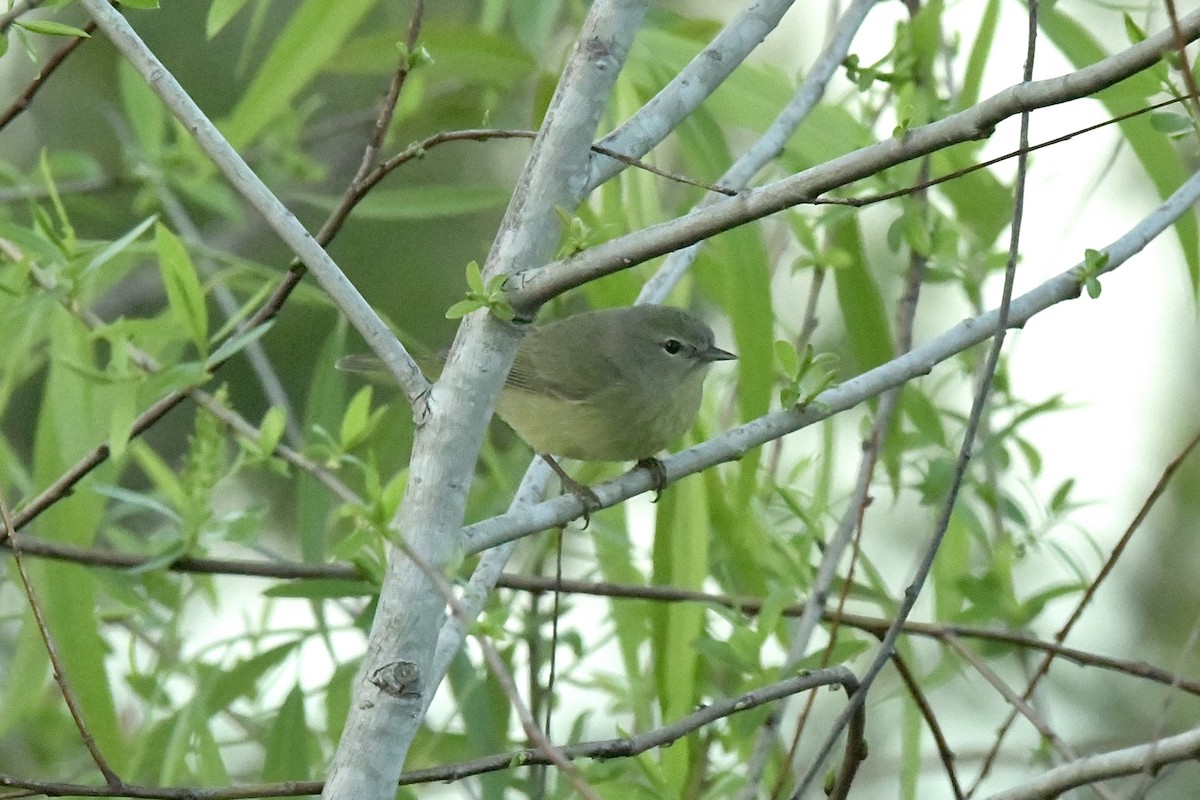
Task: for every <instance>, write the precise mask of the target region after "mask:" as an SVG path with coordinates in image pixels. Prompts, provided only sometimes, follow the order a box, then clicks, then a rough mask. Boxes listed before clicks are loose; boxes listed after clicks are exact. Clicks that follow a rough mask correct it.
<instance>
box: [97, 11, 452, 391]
mask: <svg viewBox="0 0 1200 800" xmlns="http://www.w3.org/2000/svg"><path fill="white" fill-rule="evenodd" d="M81 2H82V4H83V6H84V8H86V9H87V11H88V13H89V14H91V15H92V18H93V19H94V20H96V24H97V25H98V26H99V27H100V30H102V31H104V33H105V35H106V36H108V38H109V39H110V40H111V41H112V43H113V44H114V45H116V47H117V49H118V50H120V51H121V54H122V55H124V56H125V58H127V59H128V60H129V63H130V64H132V65H133V67H134V69H136V70H137V71H138V73H139V74H140V75H141V76H142V78H143V79H144V80H145V81H146V83H147V84H149V85H150V88H151V89H153V90H154V92H155V94H157V95H158V96H159V97H160V98H161V99H162V101H163V103H165V104H166V106H167V108H169V109H170V110H171V112H172V113H173V114H174V115H175V116H176V118H178V119H179V121H180V122H182V123H183V125H184V127H185V128H187V130H188V132H189V133H191V135H192V137H193V138H194V139H195V140H196V143H197V144H199V145H200V148H201V149H202V150H204V152H205V154H207V155H208V157H209V158H210V159H211V160H212V162H213V164H214V165H216V167H217V169H219V170H220V171H221V173H222V174H223V175H224V176H225V177H226V179H228V181H229V183H230V184H231V185H232V186H233V188H234V189H236V190H237V191H238V193H239V194H241V195H242V197H244V198H245V199H246V201H247V202H248V203H250V205H251V206H253V207H254V208H255V210H257V211H258V212H259V213H260V214H262V215H263V218H264V219H265V220H266V222H267V224H268V225H270V226H271V228H272V229H273V230H274V231H275V232H276V233H277V234H279V238H280V239H282V240H283V241H284V242H285V243H286V244H287V245H288V247H290V248H291V249H292V252H293V253H295V254H296V257H297V258H299V259H300V260H301V261H302V262H304V265H305V266H306V267H308V269H309V270H310V271H311V272H312V274H313V276H314V277H316V279H317V282H318V283H320V284H321V288H323V289H324V290H325V291H326V293H328V295H329V297H330V299H332V300H333V302H334V304H335V305H336V306H337V307H338V308H339V309H341V311H342V313H343V314H345V315H346V318H347V319H349V320H350V324H352V325H353V326H354V327H355V328H356V329H358V332H359V333H361V334H362V337H363V339H365V340H366V342H367V344H368V345H370V347H371V349H372V350H374V351H375V353H376V354H378V355H379V357H380V358H381V359H382V360H383V362H384V364H386V365H387V368H388V371H389V372H390V373H391V374H392V376H393V377H394V378H395V379H396V382H397V383H398V384H399V385H400V387H401V389H402V390H403V391H404V394H405V396H406V397H407V398H408V400H409V402H410V403H413V402H416V400H417V398H418V397H420V396H421V394H422V393H423V392H424V391H425V390H426V389H427V388H428V387H429V384H428V382H427V381H426V380H425V377H424V376H423V375H422V374H421V370H420V369H418V368H417V365H416V363H415V362H414V361H413V360H412V357H411V356H409V354H408V352H407V351H406V350H405V349H404V347H403V346H402V345H401V344H400V342H398V341H397V340H396V337H395V336H393V335H392V332H391V331H390V330H388V327H387V325H385V324H384V323H383V320H381V319H380V318H379V315H378V314H376V313H375V311H374V310H373V309H372V308H371V306H370V305H368V304H367V301H366V300H365V299H363V296H362V295H361V294H359V292H358V289H356V288H354V284H352V283H350V280H349V279H348V278H347V277H346V276H345V274H344V273H343V272H342V270H341V268H339V267H338V265H337V264H335V263H334V262H333V259H331V258H330V257H329V254H328V253H326V252H325V250H324V248H322V247H321V245H319V244H317V241H316V239H314V238H313V237H312V234H310V233H309V232H308V231H307V230H305V228H304V226H303V225H301V224H300V220H298V219H296V217H295V216H294V215H293V214H292V212H291V211H289V210H288V209H287V207H286V206H285V205H284V204H283V203H281V202H279V198H277V197H276V196H275V195H274V194H272V193H271V190H270V189H268V188H267V186H266V184H264V183H263V182H262V181H261V180H260V179H259V177H258V176H257V175H255V174H254V170H252V169H250V167H249V166H248V165H247V164H246V162H245V161H243V160H242V157H241V156H239V155H238V154H237V151H236V150H234V149H233V147H232V146H231V145H230V144H229V142H228V141H226V140H225V137H224V136H222V135H221V132H220V131H218V130H217V127H216V126H215V125H213V124H212V122H211V121H210V120H209V119H208V117H207V116H205V114H204V112H203V111H201V110H200V107H199V106H197V105H196V103H195V102H194V101H193V100H192V98H191V97H189V96H188V93H187V92H186V91H184V88H183V87H182V86H181V85H180V84H179V81H177V80H175V76H174V75H172V74H171V73H170V72H169V71H168V70H167V68H166V67H164V66H163V65H162V62H161V61H159V60H158V58H157V57H156V56H155V55H154V53H152V52H150V49H149V48H148V47H146V45H145V43H144V42H142V40H141V38H139V37H138V35H137V33H136V32H134V30H133V28H131V27H130V26H129V23H128V22H127V21H126V20H125V18H124V17H123V16H121V13H120V12H119V11H118V10H117V9H116V8H114V7H113V6H112V5H111V4H110V3H109V2H108V0H81Z"/></svg>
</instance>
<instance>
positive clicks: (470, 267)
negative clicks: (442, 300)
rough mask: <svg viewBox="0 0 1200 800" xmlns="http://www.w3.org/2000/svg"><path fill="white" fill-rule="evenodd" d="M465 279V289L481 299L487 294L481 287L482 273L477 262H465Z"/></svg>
mask: <svg viewBox="0 0 1200 800" xmlns="http://www.w3.org/2000/svg"><path fill="white" fill-rule="evenodd" d="M466 277H467V288H468V289H470V291H472V292H474V293H475V294H477V295H479V296H481V297H482V296H484V295H486V294H487V289H486V288H485V287H484V285H483V271H482V270H480V268H479V264H478V263H477V262H475V261H469V262H467V269H466Z"/></svg>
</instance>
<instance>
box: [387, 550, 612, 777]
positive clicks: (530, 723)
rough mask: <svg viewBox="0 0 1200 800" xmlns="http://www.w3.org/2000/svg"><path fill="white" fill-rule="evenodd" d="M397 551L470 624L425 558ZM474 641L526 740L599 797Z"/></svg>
mask: <svg viewBox="0 0 1200 800" xmlns="http://www.w3.org/2000/svg"><path fill="white" fill-rule="evenodd" d="M398 544H399V548H400V550H401V551H402V552H403V553H404V555H405V556H407V557H408V558H409V559H410V560H411V561H412V562H413V563H414V564H416V565H417V567H418V568H419V569H420V570H421V572H423V573H425V577H426V578H428V579H429V582H430V583H432V584H433V587H434V589H436V590H437V593H438V594H440V595H441V596H442V599H443V600H445V601H446V605H447V606H448V607H449V608H450V612H451V613H452V614H454V616H456V617H458V619H459V621H460V622H461V623H463V624H464V625H470V624H471V623H472V621H473V620H472V619H471V618H470V616H469V615H468V614H467V611H466V609H465V608H463V605H462V603H461V602H460V601H459V599H458V598H457V597H456V596H455V595H454V589H452V588H451V587H450V584H449V583H447V582H446V579H445V577H443V576H442V574H441V573H440V572H438V571H437V570H435V569H434V568H433V567H432V566H431V565H430V564H429V563H428V562H427V561H425V559H423V558H421V556H420V555H419V554H418V553H416V552H415V551H414V550H412V548H409V547H406V546H405V545H404V543H403V542H402V541H401V542H399V543H398ZM474 637H475V642H476V643H477V644H478V645H479V649H480V650H481V651H482V653H483V658H484V660H485V661H487V663H488V668H489V669H490V670H491V672H492V677H493V678H495V680H496V683H497V684H499V686H500V690H501V691H502V692H504V694H505V696H506V697H507V698H508V702H509V704H510V705H511V706H512V708H513V710H514V711H516V713H517V718H518V719H519V720H520V721H521V727H522V729H524V731H525V735H526V736H527V737H529V741H530V742H532V743H533V746H534V748H535V749H536V750H537V751H538V752H539V753H541V754H542V755H544V756H545V757H546V759H547V760H548V761H549V763H551V764H553V765H554V766H556V767H557V768H558V769H559V770H560V771H561V772H562V773H563V774H564V775H566V776H567V780H569V781H570V782H571V785H572V786H574V787H575V791H576V792H578V793H579V795H580V796H582V797H584V798H585V799H586V800H600V795H598V794H597V793H596V790H595V789H593V788H592V786H591V785H590V784H589V783H588V782H587V778H585V777H584V776H583V772H582V771H581V770H580V769H579V767H577V766H575V764H574V763H572V762H571V761H570V759H568V758H567V757H566V756H565V755H564V754H563V752H562V751H561V750H560V749H559V747H558V746H557V745H555V744H554V743H553V742H551V741H550V739H549V738H548V736H547V735H546V733H544V732H543V731H542V729H541V728H539V727H538V724H537V720H535V719H534V718H533V714H532V713H531V712H530V710H529V706H528V705H527V704H526V703H525V701H524V700H523V699H521V692H520V691H519V690H518V689H517V684H516V681H514V680H513V677H512V674H511V673H510V672H509V671H508V668H507V667H506V666H505V665H504V659H502V658H501V657H500V653H499V652H498V651H497V650H496V645H495V644H493V643H492V640H491V639H490V638H489V637H488V636H487V635H485V634H483V633H479V632H476V633H474Z"/></svg>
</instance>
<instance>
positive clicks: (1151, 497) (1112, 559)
mask: <svg viewBox="0 0 1200 800" xmlns="http://www.w3.org/2000/svg"><path fill="white" fill-rule="evenodd" d="M1198 445H1200V431H1198V432H1197V433H1196V434H1195V435H1193V436H1192V438H1191V440H1189V441H1188V443H1187V444H1186V445H1184V447H1183V450H1181V451H1180V453H1179V455H1177V456H1175V458H1174V459H1172V460H1171V462H1170V463H1169V464H1167V466H1166V468H1165V469H1164V470H1163V471H1162V474H1161V475H1160V476H1159V478H1158V482H1157V483H1155V484H1154V488H1153V489H1151V490H1150V494H1148V495H1147V496H1146V499H1145V500H1144V501H1143V502H1142V505H1141V507H1140V508H1139V509H1138V511H1137V513H1136V514H1134V516H1133V519H1132V520H1131V521H1130V523H1129V525H1127V526H1126V528H1125V532H1124V533H1123V534H1121V538H1120V539H1119V540H1118V541H1117V544H1116V546H1115V547H1113V549H1112V552H1111V553H1109V556H1108V558H1107V559H1106V560H1105V562H1104V566H1103V567H1101V568H1100V572H1099V573H1097V575H1096V577H1095V579H1094V580H1093V581H1092V582H1091V584H1089V585H1088V587H1087V590H1086V591H1084V593H1083V596H1082V597H1081V598H1079V602H1078V603H1076V604H1075V609H1074V610H1073V611H1072V612H1071V615H1070V617H1068V618H1067V621H1066V622H1065V623H1063V626H1062V627H1061V628H1059V630H1058V632H1057V633H1055V634H1054V641H1055V642H1056V643H1057V644H1060V645H1061V644H1062V643H1063V642H1064V641H1066V638H1067V636H1068V635H1069V634H1070V633H1071V630H1072V629H1073V628H1074V627H1075V624H1076V623H1077V622H1078V621H1079V620H1080V618H1081V617H1082V616H1083V612H1084V609H1086V608H1087V606H1088V604H1089V603H1090V602H1091V601H1092V598H1093V597H1095V596H1096V592H1097V591H1099V589H1100V584H1102V583H1103V582H1104V581H1105V579H1106V578H1107V577H1108V576H1109V575H1110V574H1111V573H1112V571H1113V569H1114V568H1115V567H1116V565H1117V561H1118V560H1119V559H1120V558H1121V556H1122V555H1123V554H1124V552H1125V548H1126V547H1127V546H1128V545H1129V542H1130V540H1131V539H1132V538H1133V535H1134V534H1135V533H1137V531H1138V530H1139V529H1141V527H1142V523H1143V522H1145V521H1146V517H1148V516H1149V515H1150V511H1151V510H1152V509H1153V508H1154V506H1155V504H1156V503H1157V502H1158V500H1159V498H1161V497H1162V496H1163V494H1164V493H1165V492H1166V490H1167V486H1168V484H1170V482H1171V478H1173V477H1174V476H1175V473H1176V472H1178V471H1179V468H1180V467H1181V466H1183V463H1184V461H1186V460H1187V458H1188V456H1189V455H1191V453H1192V451H1193V450H1195V449H1196V447H1197V446H1198ZM1056 655H1058V653H1057V652H1056V651H1054V650H1047V651H1046V657H1045V658H1043V659H1042V662H1041V664H1039V665H1038V668H1037V669H1036V670H1034V673H1033V677H1032V678H1030V680H1029V685H1028V686H1026V688H1025V691H1024V692H1022V693H1021V699H1022V700H1029V698H1031V697H1032V696H1033V692H1034V690H1035V689H1036V688H1037V685H1038V683H1040V682H1041V680H1042V678H1044V677H1045V676H1046V674H1047V673H1048V672H1049V671H1050V665H1051V663H1053V661H1054V658H1055V656H1056ZM1015 719H1016V711H1015V710H1014V711H1010V712H1009V715H1008V716H1007V717H1006V718H1005V719H1004V721H1003V722H1002V723H1001V724H1000V726H999V727H998V728H997V729H996V738H995V740H994V741H993V742H992V746H991V749H989V750H988V752H987V755H986V756H985V757H984V759H983V764H982V766H981V767H980V770H979V775H978V776H977V777H976V778H975V781H974V783H973V784H972V785H971V789H970V790H969V791H968V792H967V796H968V797H970V796H971V795H973V794H974V793H975V791H976V790H977V789H978V788H979V785H980V784H981V783H982V782H983V780H984V778H986V777H987V775H988V773H989V772H990V771H991V767H992V765H993V764H994V763H995V760H996V756H997V755H998V754H999V752H1000V746H1001V744H1002V743H1003V741H1004V737H1005V735H1006V734H1007V733H1008V729H1009V727H1010V726H1011V725H1012V723H1013V721H1014V720H1015Z"/></svg>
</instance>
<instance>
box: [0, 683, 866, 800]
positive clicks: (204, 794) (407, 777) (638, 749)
mask: <svg viewBox="0 0 1200 800" xmlns="http://www.w3.org/2000/svg"><path fill="white" fill-rule="evenodd" d="M834 685H838V686H842V687H843V688H844V689H846V692H847V694H849V693H851V692H853V690H854V687H855V685H856V681H855V679H854V675H853V673H851V672H850V671H849V670H848V669H846V668H845V667H834V668H833V669H828V670H821V671H819V672H809V673H806V674H804V675H800V676H796V677H792V678H786V679H784V680H781V681H778V682H776V683H772V684H768V685H767V686H763V687H760V688H758V689H754V690H752V691H749V692H745V693H743V694H741V695H738V696H737V697H731V698H727V699H725V700H720V701H717V702H714V703H711V704H709V705H706V706H704V707H703V708H700V709H697V710H696V711H694V712H692V713H691V714H688V715H687V716H686V717H681V718H680V719H678V720H676V721H675V722H673V723H671V724H670V725H664V726H662V727H660V728H656V729H654V730H652V731H647V732H645V733H641V734H637V735H636V736H626V737H622V738H619V739H604V740H600V741H594V742H582V743H580V744H573V745H568V746H566V747H563V748H561V750H562V753H563V755H565V756H566V757H567V758H569V759H572V760H577V759H580V758H594V759H598V760H607V759H612V758H629V757H631V756H637V755H641V754H642V753H645V752H647V751H649V750H653V749H656V748H660V747H668V746H670V745H671V744H672V743H674V742H676V741H678V740H680V739H682V738H683V737H684V736H687V735H689V734H691V733H694V732H695V731H698V730H700V729H701V728H703V727H705V726H706V725H711V724H712V723H714V722H717V721H718V720H721V719H725V718H726V717H730V716H732V715H734V714H737V713H739V712H742V711H749V710H750V709H752V708H758V707H759V706H761V705H764V704H766V703H770V702H773V701H775V700H778V699H780V698H782V697H787V696H788V695H792V694H796V693H797V692H807V691H811V690H814V689H818V688H820V687H822V686H834ZM545 763H547V761H546V755H545V754H544V753H542V752H541V751H539V750H536V749H525V750H517V751H514V752H508V753H499V754H497V755H492V756H485V757H483V758H477V759H474V760H472V761H466V762H462V763H458V764H447V765H443V766H440V767H431V768H429V769H422V770H413V771H412V772H406V773H404V774H403V775H401V776H400V781H399V785H401V786H411V785H414V784H421V783H446V782H450V781H457V780H462V779H463V778H467V777H470V776H472V775H482V774H484V773H488V772H502V771H504V770H507V769H512V768H513V767H514V766H523V765H530V764H545ZM0 786H8V787H13V788H19V789H28V790H31V791H34V792H37V793H39V794H45V795H48V796H54V797H60V796H66V795H77V796H80V797H114V796H120V797H133V798H146V799H147V800H241V798H256V797H298V796H302V795H315V794H320V793H321V790H322V788H323V787H324V784H323V783H322V782H321V781H286V782H283V783H266V784H247V785H243V786H225V787H221V788H217V789H205V788H200V787H194V786H187V787H160V786H144V785H138V784H124V785H123V786H122V787H121V789H120V792H119V793H114V791H113V789H111V788H110V787H107V786H94V785H89V784H74V783H58V782H50V781H30V780H24V779H21V778H15V777H12V776H8V775H0Z"/></svg>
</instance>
